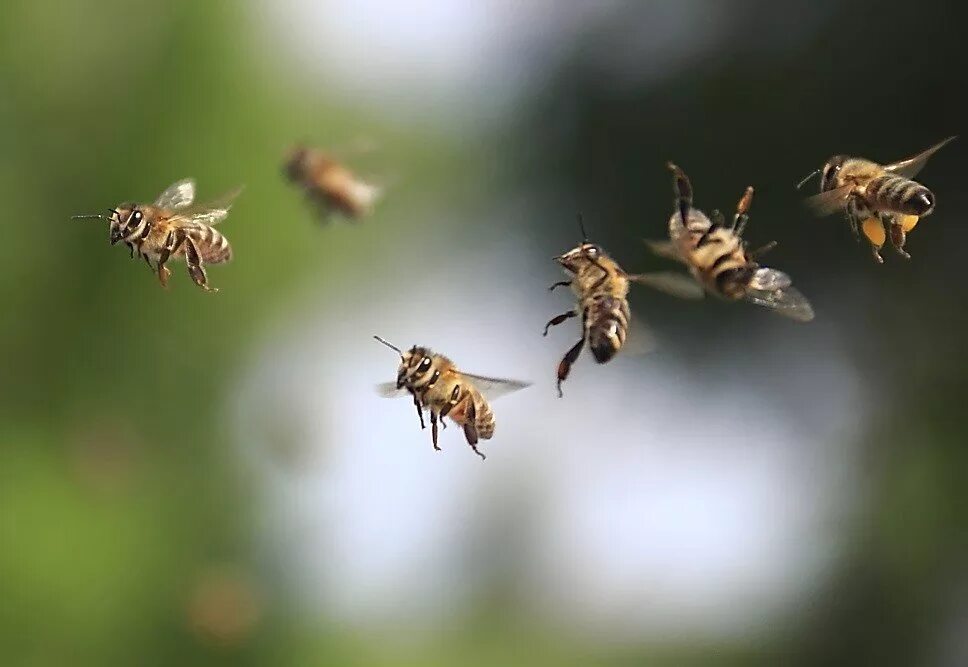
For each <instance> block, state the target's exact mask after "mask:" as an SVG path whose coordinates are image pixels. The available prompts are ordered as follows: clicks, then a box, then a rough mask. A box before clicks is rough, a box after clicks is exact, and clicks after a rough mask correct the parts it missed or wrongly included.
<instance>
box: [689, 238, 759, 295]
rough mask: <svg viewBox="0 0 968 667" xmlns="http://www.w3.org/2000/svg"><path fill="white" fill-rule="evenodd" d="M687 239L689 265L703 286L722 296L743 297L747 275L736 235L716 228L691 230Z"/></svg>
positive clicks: (747, 270) (746, 263)
mask: <svg viewBox="0 0 968 667" xmlns="http://www.w3.org/2000/svg"><path fill="white" fill-rule="evenodd" d="M690 242H691V249H690V250H689V252H688V254H687V257H688V259H689V263H690V267H691V268H692V270H693V273H694V274H695V276H696V278H697V279H698V280H699V281H700V282H701V283H703V285H705V286H706V289H708V290H710V291H712V292H715V293H716V294H719V295H720V296H722V297H724V298H726V299H741V298H743V296H744V295H745V294H746V287H747V285H748V283H749V279H750V275H751V274H750V271H749V269H748V266H749V264H750V262H749V259H748V258H747V257H746V251H745V250H744V249H743V244H742V241H741V240H740V239H739V237H737V236H736V234H734V233H733V232H731V231H730V230H728V229H722V228H720V229H716V230H713V231H712V232H709V233H701V234H700V233H696V232H693V233H692V235H691V237H690Z"/></svg>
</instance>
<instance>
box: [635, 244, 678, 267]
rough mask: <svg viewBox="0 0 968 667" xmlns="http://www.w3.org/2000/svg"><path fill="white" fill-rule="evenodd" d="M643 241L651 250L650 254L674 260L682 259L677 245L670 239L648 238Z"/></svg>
mask: <svg viewBox="0 0 968 667" xmlns="http://www.w3.org/2000/svg"><path fill="white" fill-rule="evenodd" d="M643 241H645V245H647V246H648V247H649V250H651V251H652V254H654V255H657V256H659V257H662V258H664V259H671V260H673V261H675V262H681V261H682V255H680V254H679V249H678V247H677V246H676V244H674V243H673V242H672V241H652V240H649V239H643Z"/></svg>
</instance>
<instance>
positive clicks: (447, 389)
mask: <svg viewBox="0 0 968 667" xmlns="http://www.w3.org/2000/svg"><path fill="white" fill-rule="evenodd" d="M374 338H375V339H376V340H378V341H380V342H381V343H383V344H384V345H386V346H387V347H389V348H390V349H391V350H394V351H395V352H396V353H397V354H399V355H400V367H399V369H398V370H397V381H396V382H387V383H384V384H380V385H377V391H378V392H379V393H380V394H381V395H383V396H386V397H388V398H392V397H396V396H405V395H406V394H410V395H411V396H412V397H413V404H414V405H415V406H416V408H417V416H418V417H419V418H420V428H426V427H427V426H426V424H425V423H424V418H423V408H427V409H428V410H429V411H430V427H431V437H432V439H433V443H434V449H436V450H438V451H439V450H440V447H439V446H438V445H437V423H438V421H439V422H440V424H441V426H442V427H443V428H447V424H446V423H445V422H444V418H445V417H450V419H451V421H453V422H454V423H455V424H457V425H458V426H461V427H462V428H463V429H464V437H465V438H467V444H468V445H470V446H471V449H473V450H474V453H475V454H477V455H478V456H480V457H481V458H482V459H483V458H486V457H485V456H484V454H483V453H481V452H480V451H479V450H478V449H477V443H478V440H490V439H491V436H493V435H494V413H493V412H492V411H491V406H490V405H489V403H488V399H491V400H493V399H495V398H497V397H498V396H503V395H504V394H508V393H510V392H512V391H517V390H519V389H524V388H525V387H528V386H530V383H529V382H518V381H516V380H501V379H498V378H488V377H481V376H479V375H471V374H470V373H463V372H461V371H460V370H458V369H457V366H455V365H454V362H453V361H451V360H450V359H448V358H447V357H445V356H443V355H442V354H435V353H434V352H432V351H431V350H429V349H428V348H426V347H417V346H416V345H414V346H413V347H411V348H410V349H409V350H408V351H406V352H404V351H402V350H401V349H400V348H398V347H396V346H395V345H391V344H390V343H388V342H387V341H385V340H383V339H382V338H380V337H379V336H374Z"/></svg>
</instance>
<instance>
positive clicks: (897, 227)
mask: <svg viewBox="0 0 968 667" xmlns="http://www.w3.org/2000/svg"><path fill="white" fill-rule="evenodd" d="M906 241H907V232H905V231H904V227H902V226H901V223H899V222H897V221H896V220H892V221H891V245H893V246H894V249H895V250H897V254H899V255H900V256H901V257H903V258H904V259H911V255H910V254H908V253H907V252H906V251H905V250H904V243H905V242H906Z"/></svg>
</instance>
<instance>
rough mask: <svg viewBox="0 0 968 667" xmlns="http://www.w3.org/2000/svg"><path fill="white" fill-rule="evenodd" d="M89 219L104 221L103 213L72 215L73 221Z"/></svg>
mask: <svg viewBox="0 0 968 667" xmlns="http://www.w3.org/2000/svg"><path fill="white" fill-rule="evenodd" d="M89 218H101V219H102V220H103V219H104V215H103V214H101V213H89V214H85V215H72V216H71V220H86V219H89Z"/></svg>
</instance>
